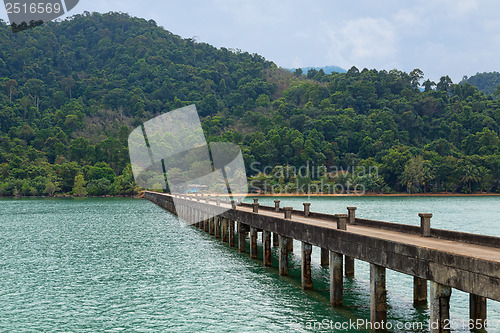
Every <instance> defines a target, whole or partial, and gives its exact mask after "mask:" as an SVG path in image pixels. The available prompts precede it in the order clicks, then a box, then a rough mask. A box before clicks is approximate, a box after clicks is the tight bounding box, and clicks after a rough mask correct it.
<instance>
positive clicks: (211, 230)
mask: <svg viewBox="0 0 500 333" xmlns="http://www.w3.org/2000/svg"><path fill="white" fill-rule="evenodd" d="M208 223H209V225H208V233H209V234H210V235H215V219H214V218H213V217H211V218H209V219H208Z"/></svg>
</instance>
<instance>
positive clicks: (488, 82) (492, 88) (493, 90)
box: [461, 72, 500, 97]
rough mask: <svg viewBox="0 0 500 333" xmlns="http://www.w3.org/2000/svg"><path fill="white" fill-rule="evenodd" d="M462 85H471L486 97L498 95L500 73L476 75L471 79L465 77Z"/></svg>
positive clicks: (499, 91)
mask: <svg viewBox="0 0 500 333" xmlns="http://www.w3.org/2000/svg"><path fill="white" fill-rule="evenodd" d="M461 83H470V84H472V85H473V86H474V87H477V89H479V91H482V92H483V93H485V94H486V95H497V97H498V94H499V93H500V89H499V87H500V73H498V72H490V73H476V75H473V76H471V77H464V79H463V80H462V82H461Z"/></svg>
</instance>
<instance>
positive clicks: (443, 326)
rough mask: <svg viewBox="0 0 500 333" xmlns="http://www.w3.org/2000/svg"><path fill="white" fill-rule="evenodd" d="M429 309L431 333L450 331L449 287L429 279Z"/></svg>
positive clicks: (446, 332)
mask: <svg viewBox="0 0 500 333" xmlns="http://www.w3.org/2000/svg"><path fill="white" fill-rule="evenodd" d="M430 289H431V292H430V310H431V322H430V331H431V333H448V332H450V329H449V328H448V327H449V323H450V297H451V288H450V287H449V286H445V285H442V284H440V283H437V282H434V281H430Z"/></svg>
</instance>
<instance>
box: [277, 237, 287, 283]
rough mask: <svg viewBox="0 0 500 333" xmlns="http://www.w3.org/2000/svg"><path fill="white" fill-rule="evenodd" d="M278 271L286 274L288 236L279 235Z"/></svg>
mask: <svg viewBox="0 0 500 333" xmlns="http://www.w3.org/2000/svg"><path fill="white" fill-rule="evenodd" d="M279 239H280V247H279V256H280V257H279V272H280V275H288V240H289V238H288V237H285V236H281V235H279Z"/></svg>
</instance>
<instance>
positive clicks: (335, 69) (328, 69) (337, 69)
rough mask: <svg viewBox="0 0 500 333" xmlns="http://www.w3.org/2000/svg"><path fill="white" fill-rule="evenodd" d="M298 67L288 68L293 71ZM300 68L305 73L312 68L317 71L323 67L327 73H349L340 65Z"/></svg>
mask: <svg viewBox="0 0 500 333" xmlns="http://www.w3.org/2000/svg"><path fill="white" fill-rule="evenodd" d="M296 69H298V68H289V69H288V70H289V71H291V72H295V70H296ZM300 69H302V72H303V73H304V74H307V72H308V71H309V70H310V69H315V70H317V71H319V70H320V69H322V70H323V71H324V72H325V74H332V73H347V71H346V70H345V69H343V68H341V67H338V66H325V67H300Z"/></svg>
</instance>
